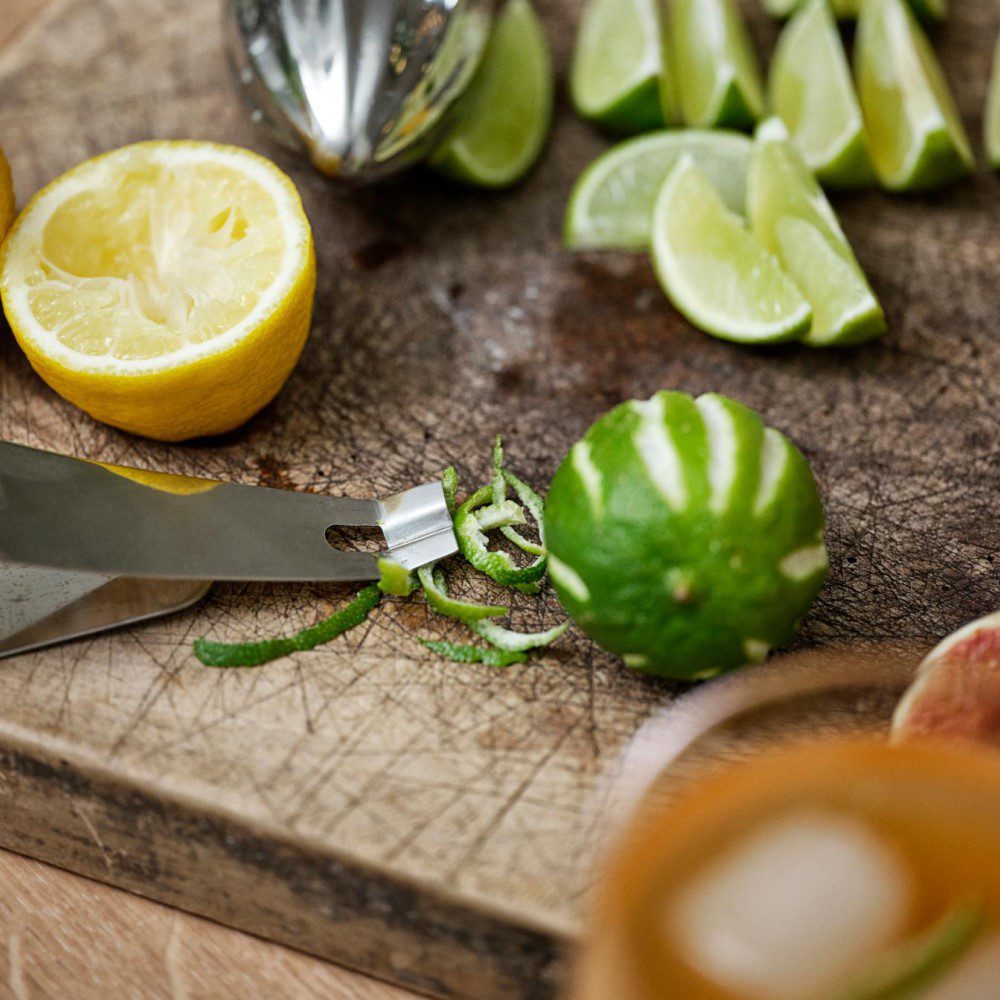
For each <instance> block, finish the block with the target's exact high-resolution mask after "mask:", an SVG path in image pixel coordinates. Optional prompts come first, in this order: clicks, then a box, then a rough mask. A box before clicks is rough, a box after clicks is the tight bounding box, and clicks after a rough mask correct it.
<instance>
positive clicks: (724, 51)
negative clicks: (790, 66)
mask: <svg viewBox="0 0 1000 1000" xmlns="http://www.w3.org/2000/svg"><path fill="white" fill-rule="evenodd" d="M668 35H669V38H670V52H671V56H672V65H673V68H674V81H675V85H676V88H677V95H678V100H679V103H680V110H681V117H682V118H683V120H684V121H685V122H686V123H687V124H688V125H691V126H693V127H696V128H729V127H731V128H749V127H750V126H752V125H753V124H754V122H756V121H757V119H758V118H759V117H760V116H761V114H762V113H763V109H764V84H763V79H762V76H761V71H760V65H759V63H758V60H757V54H756V52H755V51H754V47H753V41H752V40H751V38H750V34H749V32H748V31H747V26H746V24H745V23H744V21H743V18H742V15H741V14H740V12H739V9H738V8H737V6H736V4H735V2H734V0H674V3H673V4H672V5H671V14H670V21H669V31H668Z"/></svg>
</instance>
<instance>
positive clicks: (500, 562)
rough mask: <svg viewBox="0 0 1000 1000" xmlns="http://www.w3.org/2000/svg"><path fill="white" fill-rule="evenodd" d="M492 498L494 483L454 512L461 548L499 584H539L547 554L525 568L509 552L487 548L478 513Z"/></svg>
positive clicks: (456, 533) (481, 569)
mask: <svg viewBox="0 0 1000 1000" xmlns="http://www.w3.org/2000/svg"><path fill="white" fill-rule="evenodd" d="M492 497H493V487H492V485H489V486H483V487H481V488H480V489H478V490H476V492H475V493H473V494H472V496H470V497H469V498H468V499H466V501H465V502H464V503H463V504H462V505H461V506H460V507H459V508H458V510H457V511H456V512H455V536H456V537H457V539H458V548H459V551H460V552H461V553H462V555H463V556H464V557H465V558H466V560H467V561H468V562H469V563H471V564H472V566H473V567H474V568H475V569H478V570H479V572H480V573H485V574H486V575H487V576H488V577H489V578H490V579H491V580H494V581H495V582H496V583H499V584H502V585H504V586H507V587H517V586H520V585H522V584H532V583H537V582H538V581H539V580H541V578H542V577H543V576H544V575H545V563H546V559H545V556H544V555H542V556H539V557H538V558H537V559H536V560H535V561H534V562H533V563H532V564H531V565H530V566H525V567H524V568H523V569H522V568H519V567H517V566H515V565H514V563H513V561H512V560H511V558H510V556H509V555H507V553H506V552H491V551H490V550H489V549H488V548H487V538H486V535H484V534H483V532H482V530H481V529H480V527H479V523H478V522H477V521H476V518H475V512H476V510H478V509H479V508H480V507H485V506H486V505H487V504H489V503H490V501H491V500H492Z"/></svg>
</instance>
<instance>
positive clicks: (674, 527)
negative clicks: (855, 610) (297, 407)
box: [545, 392, 827, 680]
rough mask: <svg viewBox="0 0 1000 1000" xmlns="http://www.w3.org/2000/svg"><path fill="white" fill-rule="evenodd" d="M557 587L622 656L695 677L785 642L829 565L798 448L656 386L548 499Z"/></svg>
mask: <svg viewBox="0 0 1000 1000" xmlns="http://www.w3.org/2000/svg"><path fill="white" fill-rule="evenodd" d="M545 523H546V531H547V535H546V544H547V546H548V550H549V566H550V575H551V578H552V583H553V585H554V586H555V589H556V592H557V593H558V595H559V599H560V600H561V601H562V603H563V606H564V607H565V608H566V610H567V611H568V612H569V614H570V615H571V616H572V617H573V618H574V619H575V620H576V622H577V623H578V624H579V625H580V627H581V628H582V629H584V631H586V632H587V633H588V634H589V635H590V636H591V637H592V638H593V639H595V640H596V641H597V642H598V643H600V644H601V645H602V646H604V647H605V648H606V649H609V650H611V651H612V652H613V653H617V654H618V655H620V656H622V657H623V658H624V660H625V664H626V665H627V666H629V667H632V668H633V669H635V670H641V671H644V672H647V673H651V674H657V675H659V676H669V677H677V678H684V679H687V680H696V679H700V678H703V677H710V676H712V675H714V674H717V673H721V672H722V671H724V670H731V669H732V668H734V667H739V666H742V665H743V664H745V663H753V662H757V661H759V660H762V659H764V657H765V656H767V653H768V651H769V650H770V649H771V648H772V647H775V646H781V645H784V644H785V643H787V642H788V641H789V640H790V639H791V638H792V636H793V635H794V634H795V632H796V629H797V628H798V623H799V621H800V619H801V618H802V616H803V615H804V614H805V612H806V610H807V609H808V608H809V606H810V604H811V603H812V601H813V599H814V598H815V596H816V594H817V592H818V591H819V589H820V587H821V586H822V585H823V581H824V579H825V577H826V572H827V556H826V549H825V547H824V544H823V507H822V504H821V502H820V498H819V494H818V491H817V489H816V484H815V482H814V480H813V477H812V473H811V471H810V469H809V465H808V463H807V462H806V460H805V459H804V458H803V457H802V455H801V454H800V453H799V452H798V451H797V450H796V448H795V446H794V445H793V444H792V443H791V442H790V441H789V440H788V439H787V438H785V437H784V436H783V435H782V434H780V433H778V431H776V430H774V429H772V428H769V427H765V426H764V424H763V422H762V421H761V419H760V417H759V416H758V415H757V414H756V413H754V412H753V410H750V409H748V408H747V407H745V406H742V405H740V404H739V403H737V402H735V401H734V400H732V399H727V398H726V397H725V396H720V395H717V394H715V393H709V394H707V395H704V396H701V397H699V398H698V399H692V398H691V397H690V396H687V395H684V394H682V393H679V392H658V393H657V394H656V395H655V396H653V398H652V399H650V400H646V401H643V402H640V401H638V400H632V401H630V402H627V403H623V404H622V405H621V406H618V407H616V408H615V409H613V410H612V411H611V412H610V413H607V414H605V415H604V416H603V417H601V418H600V420H598V421H597V422H596V423H595V424H594V425H593V426H592V427H591V428H590V429H589V430H588V431H587V433H586V434H585V435H584V437H583V439H582V440H580V441H578V442H577V443H576V444H575V445H574V446H573V447H572V449H570V452H569V454H568V455H567V456H566V459H565V460H564V461H563V463H562V465H561V466H560V467H559V470H558V472H556V475H555V478H554V479H553V480H552V485H551V487H550V489H549V494H548V497H547V498H546V501H545Z"/></svg>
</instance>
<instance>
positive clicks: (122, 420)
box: [0, 142, 316, 441]
mask: <svg viewBox="0 0 1000 1000" xmlns="http://www.w3.org/2000/svg"><path fill="white" fill-rule="evenodd" d="M315 284H316V262H315V253H314V249H313V241H312V233H311V231H310V228H309V222H308V220H307V218H306V216H305V212H304V211H303V208H302V203H301V201H300V199H299V196H298V192H297V191H296V189H295V186H294V185H293V184H292V182H291V180H289V178H288V177H287V176H286V175H285V174H284V173H282V172H281V171H280V170H279V169H278V168H277V167H276V166H275V165H274V164H273V163H271V162H270V161H268V160H266V159H264V158H263V157H261V156H258V155H256V154H255V153H251V152H249V151H247V150H244V149H237V148H235V147H228V146H220V145H215V144H212V143H201V142H149V143H140V144H138V145H134V146H126V147H124V148H122V149H118V150H116V151H114V152H111V153H107V154H105V155H104V156H100V157H97V158H96V159H93V160H89V161H87V162H86V163H83V164H81V165H80V166H78V167H76V168H74V169H73V170H71V171H69V172H68V173H66V174H64V175H63V176H62V177H59V178H58V179H57V180H55V181H53V182H52V183H51V184H50V185H49V186H48V187H47V188H45V189H44V190H43V191H41V192H40V193H39V194H38V195H36V196H35V198H34V199H32V201H31V202H30V203H29V204H28V206H27V208H26V209H25V210H24V212H23V213H22V214H21V216H20V218H19V219H18V220H17V222H16V223H15V225H14V228H13V229H12V230H11V233H10V235H9V237H8V239H7V241H6V243H5V244H4V247H3V250H2V252H0V297H2V300H3V306H4V311H5V312H6V314H7V319H8V320H9V322H10V325H11V328H12V329H13V331H14V335H15V336H16V337H17V340H18V343H19V344H20V345H21V347H22V349H23V350H24V352H25V354H27V356H28V359H29V360H30V361H31V364H32V366H33V367H34V368H35V370H36V371H37V372H38V374H39V375H41V377H42V378H43V379H44V380H45V381H46V382H48V384H49V385H50V386H52V388H53V389H55V390H56V392H58V393H59V394H60V395H62V396H63V397H65V398H66V399H67V400H69V401H70V402H71V403H74V404H75V405H77V406H79V407H80V408H81V409H83V410H84V411H86V412H87V413H89V414H90V415H91V416H93V417H95V418H96V419H98V420H102V421H104V422H105V423H108V424H111V425H113V426H115V427H120V428H122V429H124V430H127V431H131V432H133V433H136V434H143V435H146V436H148V437H153V438H158V439H161V440H169V441H176V440H183V439H185V438H191V437H198V436H202V435H207V434H219V433H223V432H225V431H228V430H232V429H233V428H234V427H237V426H239V425H240V424H242V423H243V422H244V421H246V420H247V419H248V418H249V417H250V416H252V415H253V414H254V413H255V412H256V411H257V410H259V409H260V408H261V407H263V406H264V405H265V404H266V403H268V402H270V400H271V399H272V398H273V397H274V396H275V395H276V394H277V392H278V390H279V389H280V388H281V386H282V385H283V384H284V382H285V380H286V379H287V378H288V375H289V374H290V373H291V371H292V368H293V367H294V366H295V363H296V361H297V360H298V357H299V354H300V353H301V351H302V347H303V344H304V343H305V340H306V337H307V335H308V332H309V326H310V322H311V319H312V304H313V293H314V290H315Z"/></svg>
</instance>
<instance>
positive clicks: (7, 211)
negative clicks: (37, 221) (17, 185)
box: [0, 149, 17, 241]
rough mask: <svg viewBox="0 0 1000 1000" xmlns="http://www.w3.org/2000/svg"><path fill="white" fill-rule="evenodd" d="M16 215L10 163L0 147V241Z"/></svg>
mask: <svg viewBox="0 0 1000 1000" xmlns="http://www.w3.org/2000/svg"><path fill="white" fill-rule="evenodd" d="M15 215H17V208H16V203H15V200H14V181H13V178H12V177H11V175H10V164H9V163H8V162H7V157H6V156H4V155H3V150H2V149H0V241H2V240H3V238H4V237H5V236H6V235H7V231H8V230H9V229H10V227H11V224H12V223H13V221H14V216H15Z"/></svg>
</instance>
